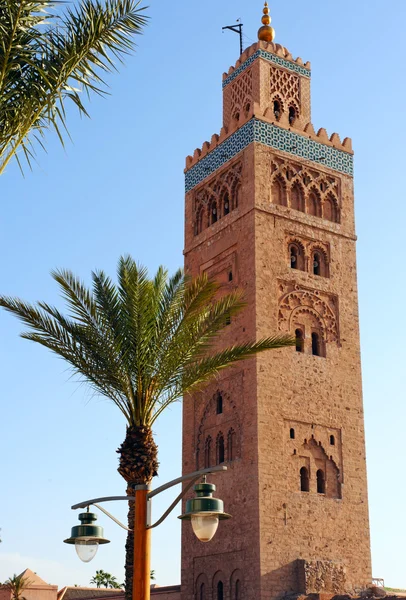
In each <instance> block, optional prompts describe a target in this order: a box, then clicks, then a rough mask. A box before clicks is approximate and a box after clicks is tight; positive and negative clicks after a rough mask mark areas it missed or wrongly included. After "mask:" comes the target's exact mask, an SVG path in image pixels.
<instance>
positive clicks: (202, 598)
mask: <svg viewBox="0 0 406 600" xmlns="http://www.w3.org/2000/svg"><path fill="white" fill-rule="evenodd" d="M199 600H206V590H205V585H204V583H201V584H200V593H199Z"/></svg>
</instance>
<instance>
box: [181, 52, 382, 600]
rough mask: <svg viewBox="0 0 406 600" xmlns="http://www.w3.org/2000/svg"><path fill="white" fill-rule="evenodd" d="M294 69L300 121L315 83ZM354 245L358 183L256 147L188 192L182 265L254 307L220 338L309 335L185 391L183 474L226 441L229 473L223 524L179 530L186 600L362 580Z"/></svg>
mask: <svg viewBox="0 0 406 600" xmlns="http://www.w3.org/2000/svg"><path fill="white" fill-rule="evenodd" d="M250 69H252V93H253V94H254V95H255V94H257V95H258V94H259V96H258V98H259V100H258V102H262V103H263V102H265V99H266V98H268V101H269V85H270V84H269V77H270V75H269V71H270V65H269V63H268V62H265V61H263V60H262V59H257V60H256V62H255V61H254V62H253V63H252V65H251V67H250ZM243 74H247V70H245V71H243V72H242V73H241V74H239V75H238V77H237V78H236V79H235V80H234V82H238V79H239V78H240V77H242V75H243ZM300 79H301V80H302V79H303V82H300V90H301V92H300V93H301V94H308V97H307V99H306V101H305V102H304V104H303V106H304V107H305V108H304V110H305V113H306V114H305V116H306V119H308V118H309V117H310V84H309V80H308V79H306V78H305V77H303V78H302V77H301V78H300ZM279 80H280V81H282V80H283V79H280V78H279V79H278V81H279ZM229 85H232V84H229ZM250 85H251V84H250ZM284 85H285V84H284ZM292 85H293V88H294V85H296V84H292ZM227 87H228V86H227ZM227 87H226V88H225V111H226V112H225V114H228V115H230V114H231V113H232V110H231V108H230V97H231V96H230V94H231V91H230V90H231V88H230V90H227ZM248 87H249V86H248ZM241 89H242V88H241ZM244 94H245V91H244V90H243V92H241V97H242V96H243V95H244ZM227 103H228V104H227ZM261 110H262V109H261ZM261 114H263V113H262V112H261ZM303 118H304V117H303ZM281 126H282V127H288V126H289V123H287V122H286V120H285V121H283V122H282V120H281ZM276 179H277V182H276V183H275V180H276ZM237 200H238V202H237ZM226 207H229V208H226ZM213 209H215V211H216V212H215V213H213ZM201 215H203V217H202V216H201ZM213 215H214V217H213ZM198 219H203V220H200V221H199V220H198ZM200 224H201V226H200ZM355 239H356V238H355V227H354V197H353V181H352V178H351V177H349V176H347V175H343V174H342V173H339V172H338V171H334V170H332V169H329V168H327V167H325V166H324V165H323V164H322V160H319V161H318V163H317V164H316V163H315V162H314V161H308V160H304V159H301V158H299V157H297V156H292V154H291V153H289V152H288V151H286V152H279V151H275V150H274V149H272V148H270V147H267V146H266V145H263V144H259V143H251V144H250V145H249V146H248V147H247V148H245V150H243V151H242V152H240V153H239V154H237V155H236V156H234V157H232V158H231V159H230V160H229V162H228V163H226V164H225V165H224V166H223V167H221V168H220V169H218V170H217V171H216V172H214V173H213V174H211V175H208V177H207V178H206V179H205V180H204V181H203V182H202V183H201V184H199V186H197V187H196V188H194V189H193V190H192V191H190V192H188V194H187V195H186V207H185V267H186V270H187V272H189V273H191V274H193V275H196V274H198V273H202V272H207V273H208V274H209V275H210V276H212V277H215V278H216V279H218V280H219V281H221V282H222V283H223V284H224V287H225V289H227V290H232V289H234V288H235V287H240V288H243V289H244V290H245V294H246V299H247V302H248V306H247V308H246V309H245V310H244V312H243V313H242V314H241V315H240V316H238V317H237V318H235V319H234V318H233V320H232V322H231V323H230V325H229V326H228V327H226V329H225V331H224V334H223V335H222V338H221V344H222V345H223V346H225V345H230V344H233V343H237V342H241V341H244V340H248V339H250V340H252V339H255V338H262V337H267V336H270V335H273V334H277V333H290V334H292V335H295V333H296V332H297V331H299V330H300V332H301V334H302V336H303V337H302V341H301V344H300V347H299V348H298V350H301V351H297V350H296V348H286V349H283V350H277V351H271V352H268V353H265V354H262V355H260V356H258V357H257V358H256V359H252V360H250V361H246V362H245V363H241V364H239V365H238V366H235V367H233V368H231V369H229V370H227V371H225V372H223V373H222V374H221V375H220V376H219V378H218V380H216V381H215V382H213V383H212V384H211V385H210V386H208V387H207V389H205V390H204V391H203V392H201V393H199V394H195V395H194V396H193V397H191V398H185V401H184V412H183V418H184V424H183V471H184V473H188V472H191V471H194V470H195V469H197V468H203V467H205V466H208V463H210V465H209V466H213V465H214V464H216V463H217V462H219V456H220V454H219V450H218V448H219V440H221V439H223V441H224V461H225V464H227V467H228V471H227V473H224V474H221V475H216V476H215V477H214V476H213V477H211V478H210V481H212V482H213V483H215V484H216V485H217V494H218V496H219V497H221V498H222V499H223V500H224V502H225V510H226V511H227V512H229V513H231V514H232V515H233V519H231V520H230V521H226V522H221V523H220V526H219V530H218V533H217V534H216V536H215V538H214V539H213V541H212V542H210V543H209V544H202V543H200V542H198V541H197V540H196V538H195V537H194V534H193V533H192V530H191V527H190V524H183V530H182V600H192V599H193V600H218V598H221V600H236V599H237V598H238V600H240V599H244V600H272V599H274V598H278V597H280V596H281V595H283V594H285V593H289V592H291V593H311V592H319V591H326V592H330V591H331V592H335V593H345V592H353V591H356V590H360V589H363V588H366V587H367V586H368V585H369V584H370V583H371V577H372V576H371V559H370V539H369V523H368V498H367V481H366V462H365V440H364V416H363V406H362V385H361V364H360V347H359V323H358V298H357V296H358V294H357V279H356V256H355ZM292 248H293V249H294V250H292ZM292 251H294V252H296V254H295V256H296V257H297V258H295V260H294V261H293V260H292ZM316 263H317V267H316V266H315V264H316ZM319 263H320V265H319ZM230 274H231V276H230ZM219 395H220V396H221V398H222V404H223V410H222V412H221V413H220V414H217V412H218V411H217V410H216V406H217V398H218V396H219ZM230 432H233V433H232V437H230V436H229V433H230ZM230 448H231V450H230ZM323 582H324V583H323ZM219 586H220V587H219ZM323 586H324V587H323ZM311 588H315V589H311ZM316 588H322V589H321V590H320V589H316ZM330 588H331V589H330ZM221 590H222V592H221ZM221 593H222V594H223V596H221Z"/></svg>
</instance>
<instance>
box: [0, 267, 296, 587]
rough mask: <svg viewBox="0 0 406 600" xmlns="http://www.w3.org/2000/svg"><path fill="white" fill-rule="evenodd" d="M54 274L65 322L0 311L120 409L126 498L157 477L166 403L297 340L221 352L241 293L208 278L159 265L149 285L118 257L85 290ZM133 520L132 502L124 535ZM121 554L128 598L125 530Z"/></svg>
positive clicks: (53, 316)
mask: <svg viewBox="0 0 406 600" xmlns="http://www.w3.org/2000/svg"><path fill="white" fill-rule="evenodd" d="M52 276H53V278H54V279H55V280H56V282H57V283H58V284H59V286H60V289H61V291H62V294H63V296H64V298H65V300H66V303H67V306H68V315H67V316H65V315H63V314H62V313H61V312H60V311H59V310H57V309H56V308H54V307H52V306H49V305H48V304H46V303H45V302H38V303H37V305H31V304H27V303H26V302H24V301H22V300H19V299H17V298H9V297H4V296H0V306H3V307H4V308H6V309H7V310H8V311H10V312H12V313H14V314H15V315H17V316H18V317H19V318H20V319H21V320H22V321H23V322H24V323H25V324H26V325H28V326H29V327H30V331H28V332H25V333H23V334H22V337H24V338H26V339H28V340H32V341H34V342H37V343H39V344H42V345H43V346H45V347H46V348H48V349H50V350H52V351H53V352H55V353H56V354H58V355H59V356H61V357H62V358H64V359H65V360H66V361H67V362H68V363H69V364H70V366H71V367H72V368H73V371H74V373H76V374H77V375H78V376H79V377H80V379H82V380H83V381H85V382H87V383H88V384H89V385H90V386H91V387H92V388H93V390H94V391H95V392H96V393H97V394H100V395H102V396H104V397H106V398H108V399H110V400H112V401H113V402H114V403H115V404H116V406H117V407H118V408H119V410H120V411H121V412H122V414H123V415H124V417H125V419H126V421H127V432H126V437H125V440H124V442H123V444H122V445H121V446H120V448H119V450H118V453H119V454H120V461H119V468H118V471H119V473H120V474H121V475H122V476H123V477H124V479H125V480H126V482H127V494H129V495H132V494H133V488H134V486H135V485H138V484H146V483H150V481H151V480H152V478H153V477H154V475H156V474H157V471H158V460H157V446H156V444H155V442H154V439H153V435H152V429H151V427H152V425H153V423H154V422H155V421H156V419H157V418H158V417H159V416H160V415H161V413H162V412H163V411H164V410H165V409H166V408H167V407H168V406H169V405H170V404H172V403H173V402H175V401H176V400H178V399H179V398H181V397H182V396H183V395H188V394H191V393H192V392H194V391H196V390H198V389H201V388H202V387H203V386H204V385H205V384H207V383H208V382H209V381H210V380H211V379H213V377H215V376H216V375H217V374H218V373H219V372H220V371H221V370H222V369H225V368H226V367H228V366H230V365H231V364H233V363H235V362H237V361H240V360H245V359H247V358H250V357H252V356H254V355H255V354H257V353H258V352H262V351H264V350H268V349H274V348H283V347H286V346H291V345H293V344H294V343H295V341H294V340H293V339H292V338H289V337H287V336H273V337H269V338H267V339H263V340H260V341H257V342H249V341H247V342H245V343H242V344H238V345H234V346H232V347H229V348H221V338H220V334H221V331H222V330H223V328H224V327H225V326H226V324H227V322H228V320H229V318H230V317H232V316H233V315H236V314H238V313H239V312H240V311H241V310H242V309H243V308H244V306H245V302H244V300H243V296H242V293H241V292H240V291H234V292H231V293H226V294H224V293H222V290H221V289H220V286H219V284H217V283H216V282H214V281H211V280H209V279H208V278H207V276H206V275H201V276H199V277H197V278H196V279H193V280H191V279H188V278H186V277H185V276H184V275H183V273H182V271H178V272H177V273H175V275H174V276H173V277H171V278H168V274H167V271H165V270H164V269H163V268H162V267H161V268H159V269H158V272H157V274H156V275H155V277H154V278H153V279H152V280H151V279H149V277H148V273H147V270H146V269H145V268H143V267H140V266H137V265H136V263H135V262H134V260H133V259H132V258H131V257H124V258H123V257H122V258H121V259H120V260H119V264H118V282H117V284H115V283H113V281H112V280H111V279H110V278H109V277H108V276H107V275H106V274H105V273H104V272H103V271H97V272H94V273H92V279H93V288H92V289H88V288H87V287H85V285H84V284H83V283H82V282H81V281H79V280H78V279H77V278H76V277H75V276H74V275H73V274H72V273H71V272H69V271H64V270H60V271H55V272H53V273H52ZM133 519H134V514H133V505H132V503H130V510H129V528H130V529H133ZM126 550H127V552H126V592H127V596H128V598H131V588H132V552H133V536H132V533H131V532H130V533H129V536H128V538H127V545H126Z"/></svg>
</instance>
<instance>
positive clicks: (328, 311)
mask: <svg viewBox="0 0 406 600" xmlns="http://www.w3.org/2000/svg"><path fill="white" fill-rule="evenodd" d="M279 290H280V292H281V296H280V299H279V317H278V318H279V328H280V329H281V330H282V331H286V332H292V331H295V329H296V327H297V325H300V324H301V321H302V320H303V319H307V320H308V321H310V323H312V322H313V323H315V325H316V328H317V329H318V330H319V332H320V333H321V335H322V338H323V341H324V342H339V327H338V299H337V297H336V296H333V295H330V294H327V293H326V292H320V291H318V290H310V289H306V288H303V287H301V286H299V285H296V284H295V283H293V282H280V284H279Z"/></svg>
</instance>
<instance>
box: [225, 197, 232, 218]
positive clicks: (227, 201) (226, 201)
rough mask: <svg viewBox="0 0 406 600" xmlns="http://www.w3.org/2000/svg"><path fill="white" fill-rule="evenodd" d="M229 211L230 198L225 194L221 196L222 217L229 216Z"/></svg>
mask: <svg viewBox="0 0 406 600" xmlns="http://www.w3.org/2000/svg"><path fill="white" fill-rule="evenodd" d="M230 210H231V207H230V196H229V195H228V193H227V192H226V193H225V194H224V196H223V215H224V216H226V215H228V214H229V212H230Z"/></svg>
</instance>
